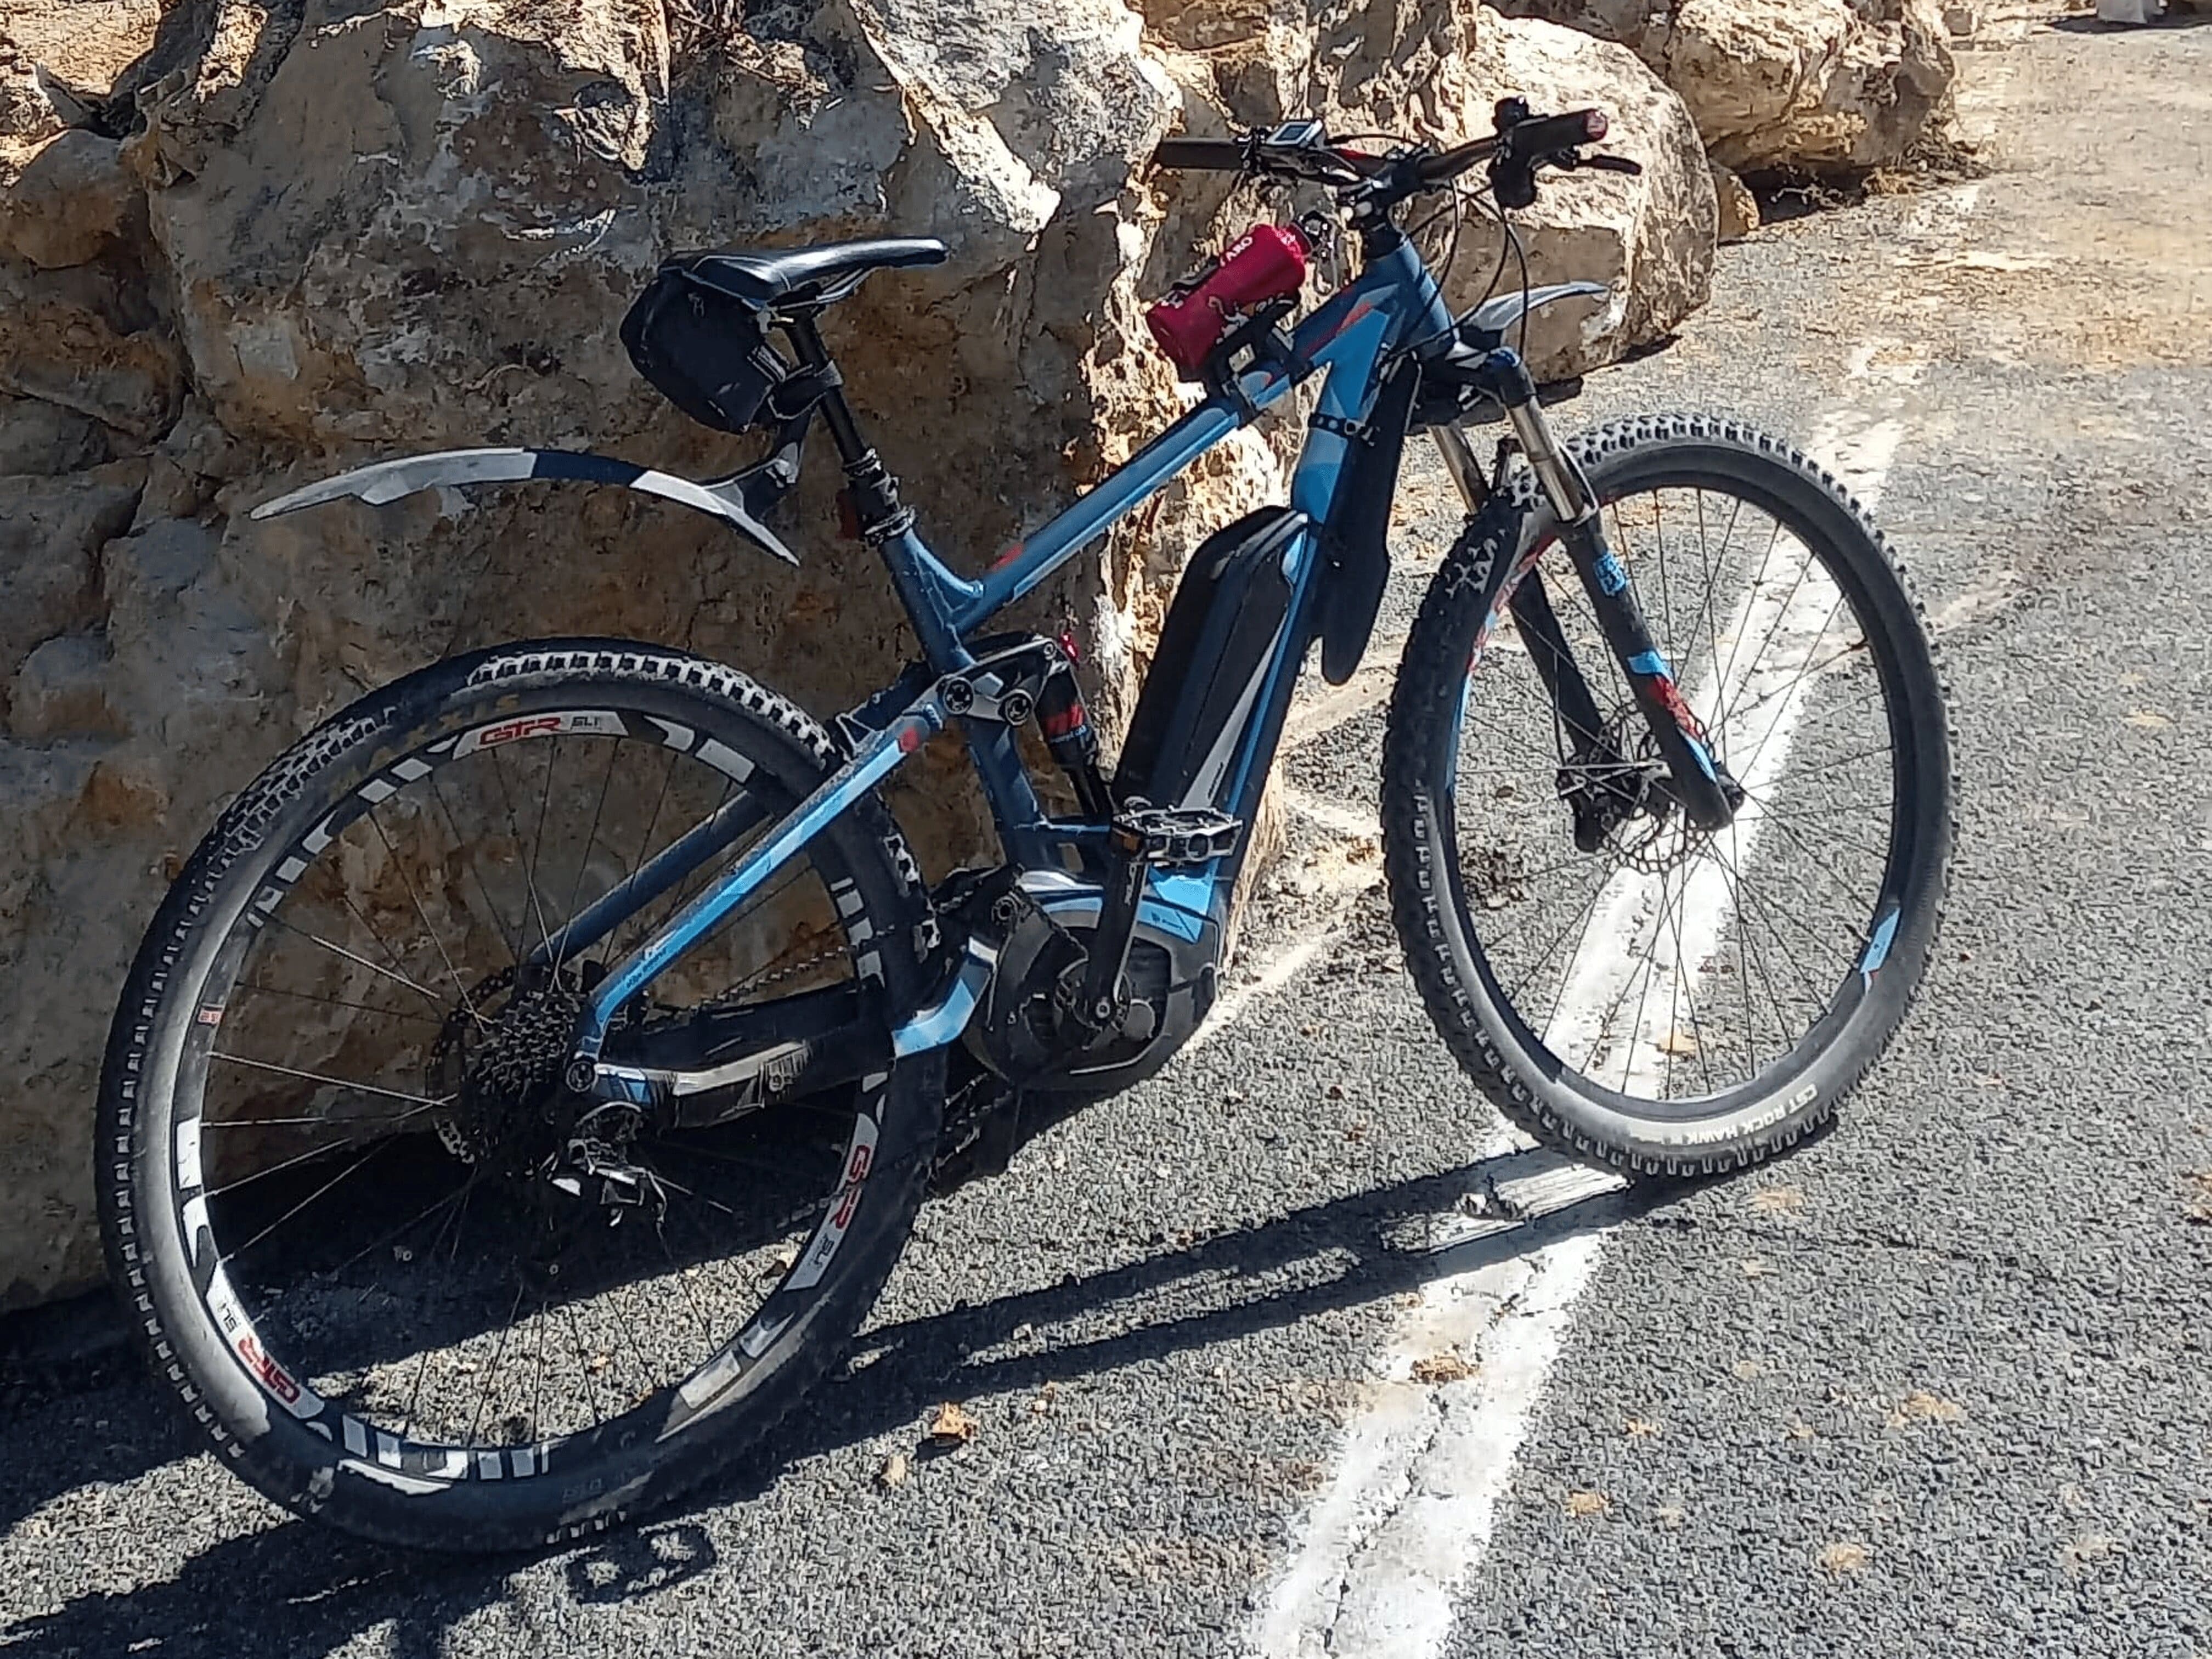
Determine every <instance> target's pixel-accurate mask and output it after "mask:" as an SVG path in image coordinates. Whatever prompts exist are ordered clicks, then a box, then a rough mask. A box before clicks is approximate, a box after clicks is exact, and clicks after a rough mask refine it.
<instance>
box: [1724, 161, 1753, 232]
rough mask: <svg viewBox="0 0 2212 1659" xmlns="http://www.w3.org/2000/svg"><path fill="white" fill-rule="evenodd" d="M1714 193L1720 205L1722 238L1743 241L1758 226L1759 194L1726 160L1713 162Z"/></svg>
mask: <svg viewBox="0 0 2212 1659" xmlns="http://www.w3.org/2000/svg"><path fill="white" fill-rule="evenodd" d="M1713 196H1714V198H1715V200H1716V201H1717V204H1719V207H1720V232H1721V240H1722V241H1723V242H1741V240H1743V239H1744V238H1745V237H1747V236H1748V235H1750V234H1751V233H1752V232H1753V231H1754V230H1757V229H1758V228H1759V197H1756V196H1754V195H1753V194H1752V191H1751V186H1750V185H1747V184H1746V183H1744V181H1743V178H1742V175H1741V174H1740V173H1737V172H1736V170H1735V168H1734V167H1729V166H1728V165H1727V164H1726V163H1724V162H1721V161H1716V162H1714V163H1713Z"/></svg>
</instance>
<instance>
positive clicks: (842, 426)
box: [776, 311, 914, 545]
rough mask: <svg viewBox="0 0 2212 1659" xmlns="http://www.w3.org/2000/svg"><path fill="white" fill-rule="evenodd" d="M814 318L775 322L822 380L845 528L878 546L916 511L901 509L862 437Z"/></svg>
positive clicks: (799, 314)
mask: <svg viewBox="0 0 2212 1659" xmlns="http://www.w3.org/2000/svg"><path fill="white" fill-rule="evenodd" d="M814 316H815V313H813V312H811V311H791V312H785V313H781V314H779V316H778V317H777V319H776V320H777V321H778V322H779V323H781V325H783V331H784V332H785V333H786V334H787V335H789V336H790V337H791V344H792V349H793V350H795V351H796V352H798V354H799V367H800V368H802V369H804V370H805V371H807V372H808V373H810V374H818V375H820V376H821V377H822V383H823V391H822V404H821V408H822V418H823V420H824V421H825V422H828V423H829V435H830V437H831V438H832V439H834V440H835V441H836V445H837V454H838V457H839V458H840V459H842V461H843V462H844V463H845V495H844V500H845V504H846V507H847V508H848V511H849V512H850V513H851V514H852V523H851V525H850V526H849V528H850V529H851V530H852V531H853V532H857V533H858V534H859V535H860V537H861V538H864V539H866V540H867V541H868V542H871V543H872V544H878V545H880V544H883V543H884V542H885V541H888V540H889V539H890V538H891V537H893V536H896V535H897V534H898V533H899V532H901V531H902V530H904V529H906V528H908V526H910V525H912V524H913V523H914V509H913V508H912V507H904V506H902V505H901V504H900V501H899V493H898V480H897V479H896V478H895V477H892V476H891V474H890V469H889V468H887V467H885V466H884V463H883V458H882V457H881V456H879V455H878V454H877V453H876V452H875V450H874V449H873V448H872V447H870V445H869V444H868V441H866V439H865V438H863V437H861V436H860V423H859V422H857V421H855V420H854V418H853V406H852V405H851V404H848V403H847V402H846V401H845V382H844V379H843V377H842V375H840V374H838V373H837V366H836V364H835V363H833V362H830V361H829V351H828V349H826V348H825V347H824V346H823V343H822V331H821V330H820V329H819V328H817V327H816V326H815V322H814Z"/></svg>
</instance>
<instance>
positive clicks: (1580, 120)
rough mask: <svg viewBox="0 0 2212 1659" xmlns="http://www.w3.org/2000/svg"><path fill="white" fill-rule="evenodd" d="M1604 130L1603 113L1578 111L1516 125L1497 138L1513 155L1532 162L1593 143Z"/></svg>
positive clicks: (1546, 116)
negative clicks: (1501, 140)
mask: <svg viewBox="0 0 2212 1659" xmlns="http://www.w3.org/2000/svg"><path fill="white" fill-rule="evenodd" d="M1607 127H1608V123H1607V120H1606V118H1605V112H1604V111H1603V110H1595V109H1578V110H1575V111H1572V112H1570V113H1568V114H1565V115H1540V116H1537V117H1536V118H1534V119H1533V120H1528V121H1520V122H1516V123H1515V125H1513V126H1512V127H1511V128H1510V130H1509V131H1506V132H1504V133H1503V134H1501V135H1500V137H1501V138H1502V139H1503V140H1504V143H1507V144H1509V145H1510V146H1511V147H1512V150H1513V153H1514V154H1515V155H1518V156H1522V157H1524V158H1526V159H1528V160H1529V161H1534V160H1536V159H1537V158H1539V157H1541V156H1546V155H1559V153H1560V152H1562V151H1565V150H1573V149H1579V148H1581V147H1582V146H1583V145H1584V144H1594V143H1597V142H1598V140H1599V139H1601V138H1602V137H1605V135H1606V132H1607Z"/></svg>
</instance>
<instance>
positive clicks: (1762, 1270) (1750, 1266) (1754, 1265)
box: [1743, 1255, 1766, 1279]
mask: <svg viewBox="0 0 2212 1659" xmlns="http://www.w3.org/2000/svg"><path fill="white" fill-rule="evenodd" d="M1743 1276H1744V1277H1745V1278H1746V1279H1764V1278H1765V1277H1766V1258H1765V1256H1760V1255H1753V1256H1746V1257H1745V1258H1744V1263H1743Z"/></svg>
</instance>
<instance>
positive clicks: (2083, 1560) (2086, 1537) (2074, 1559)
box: [2066, 1532, 2120, 1572]
mask: <svg viewBox="0 0 2212 1659" xmlns="http://www.w3.org/2000/svg"><path fill="white" fill-rule="evenodd" d="M2119 1547H2120V1541H2119V1540H2118V1539H2117V1538H2107V1537H2106V1535H2105V1534H2103V1533H2101V1532H2090V1533H2084V1534H2081V1537H2079V1538H2077V1539H2075V1541H2073V1542H2072V1543H2070V1544H2069V1545H2068V1546H2067V1547H2066V1565H2068V1566H2069V1568H2072V1569H2073V1570H2074V1571H2077V1572H2078V1571H2081V1569H2082V1568H2083V1567H2086V1566H2087V1565H2089V1564H2090V1563H2091V1562H2092V1561H2101V1560H2103V1559H2105V1558H2106V1556H2108V1555H2110V1554H2111V1553H2112V1552H2113V1551H2114V1550H2116V1549H2118V1548H2119Z"/></svg>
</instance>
